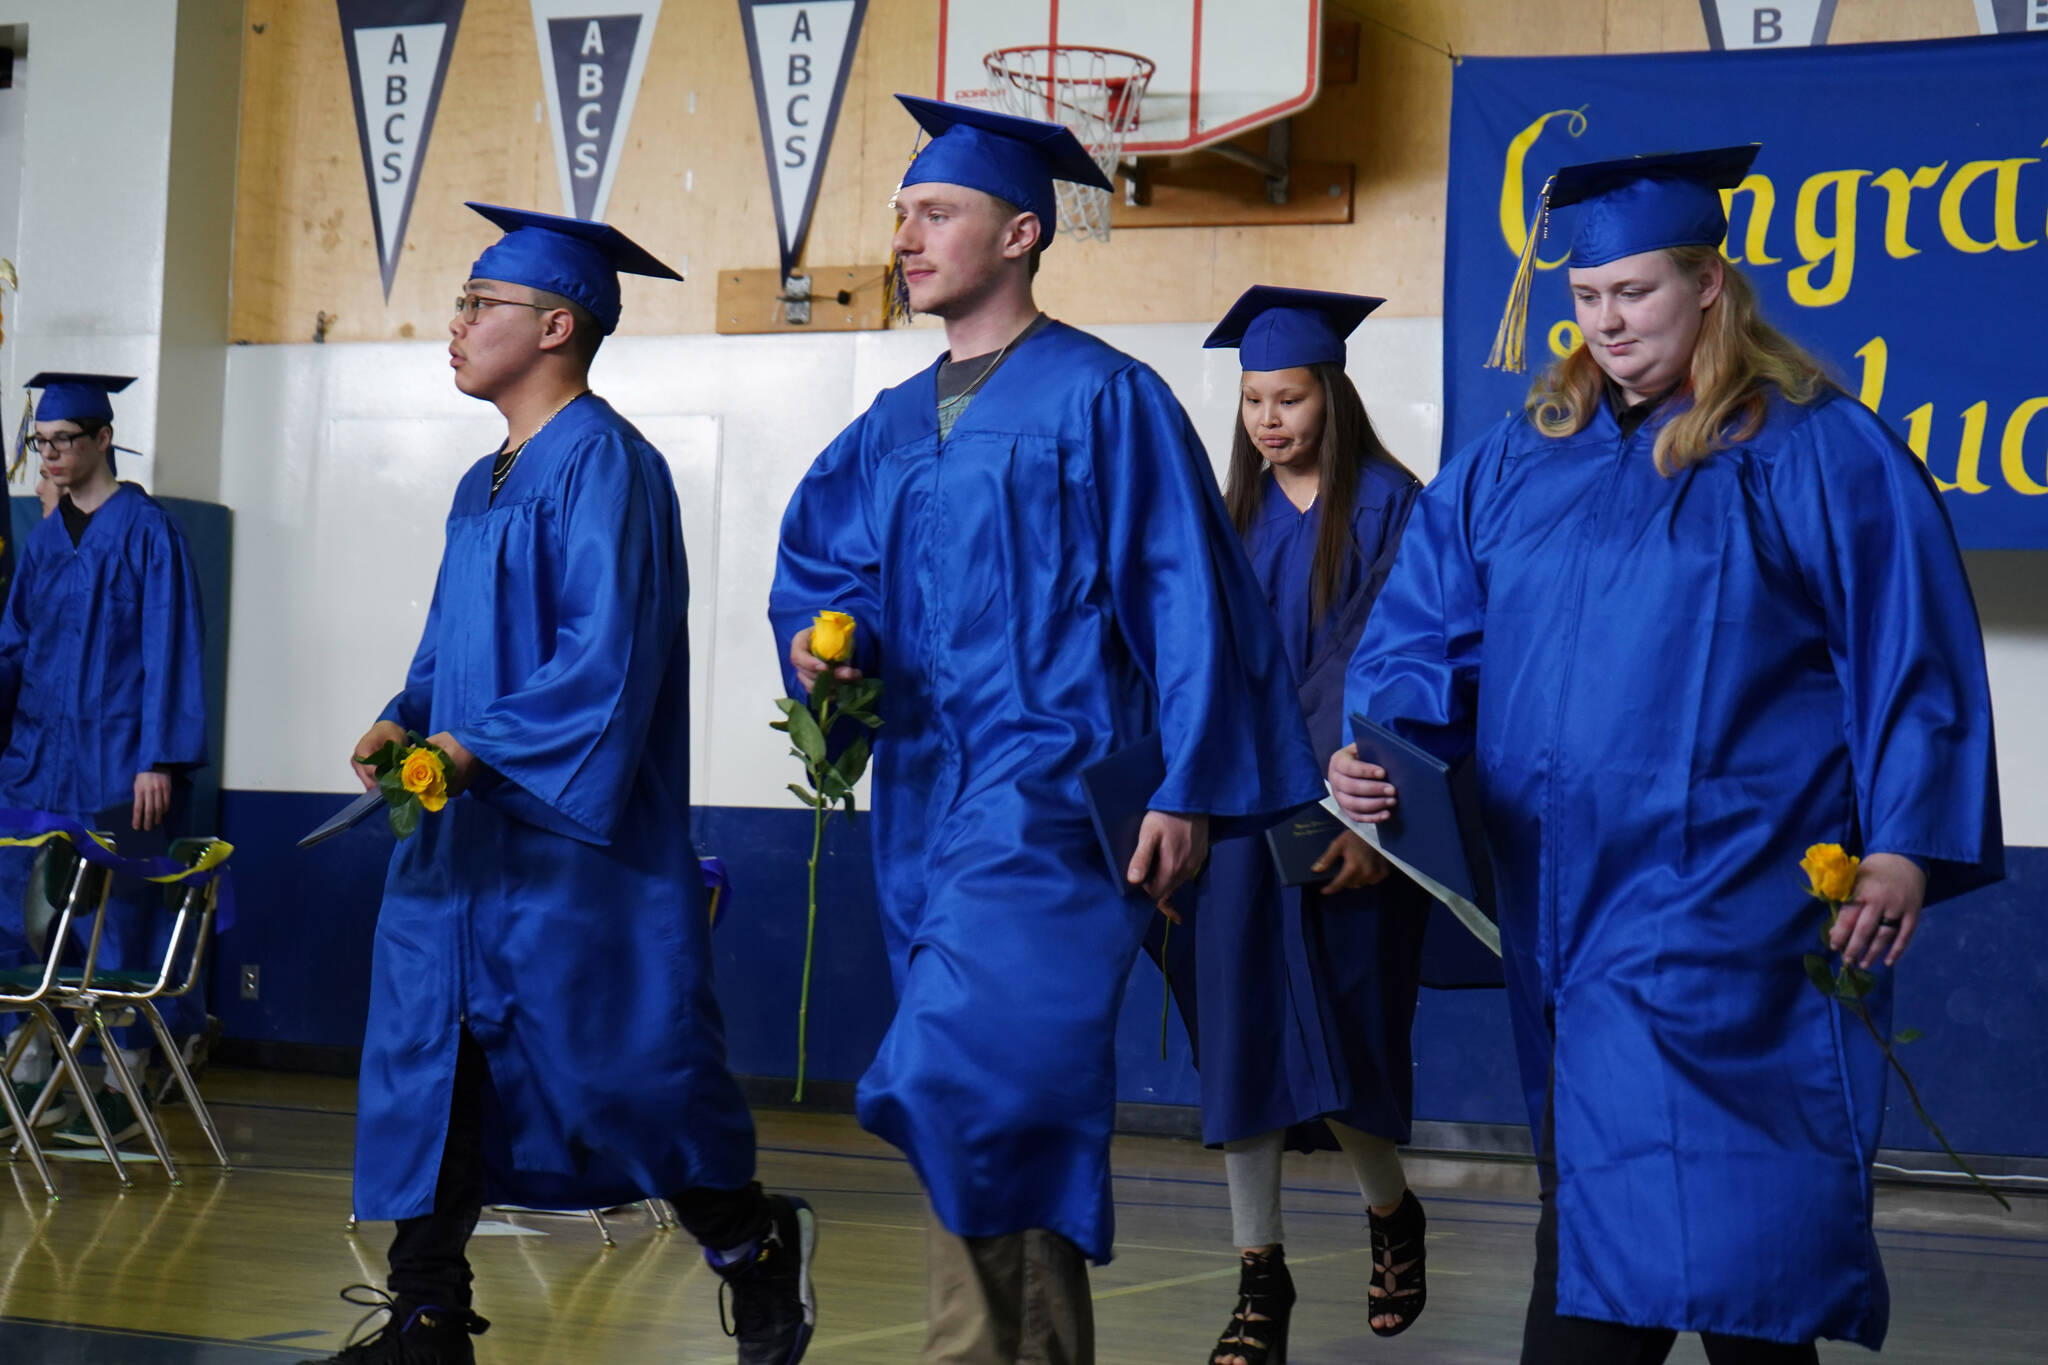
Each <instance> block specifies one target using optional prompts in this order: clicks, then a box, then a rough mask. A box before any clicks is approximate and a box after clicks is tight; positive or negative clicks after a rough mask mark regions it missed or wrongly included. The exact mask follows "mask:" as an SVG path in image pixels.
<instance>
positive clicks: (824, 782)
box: [818, 768, 846, 806]
mask: <svg viewBox="0 0 2048 1365" xmlns="http://www.w3.org/2000/svg"><path fill="white" fill-rule="evenodd" d="M818 795H819V796H820V797H822V798H823V799H824V802H825V804H826V805H828V806H829V805H831V804H833V803H834V802H836V801H838V800H839V798H840V797H842V796H844V795H846V782H845V781H844V779H842V778H841V777H840V776H839V774H838V773H836V772H833V771H832V770H831V769H830V768H827V769H825V771H824V772H823V773H822V774H820V776H819V780H818Z"/></svg>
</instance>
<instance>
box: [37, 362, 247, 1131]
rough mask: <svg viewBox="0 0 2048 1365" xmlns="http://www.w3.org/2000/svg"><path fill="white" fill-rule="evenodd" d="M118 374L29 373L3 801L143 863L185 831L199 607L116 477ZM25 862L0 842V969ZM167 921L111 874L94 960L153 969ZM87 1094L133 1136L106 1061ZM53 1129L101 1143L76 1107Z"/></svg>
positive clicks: (170, 546) (141, 1043) (42, 1061)
mask: <svg viewBox="0 0 2048 1365" xmlns="http://www.w3.org/2000/svg"><path fill="white" fill-rule="evenodd" d="M131 382H133V381H132V379H131V378H130V377H128V376H125V375H104V374H68V373H64V374H60V373H46V374H39V375H37V376H35V378H33V379H31V380H29V383H28V386H29V387H30V388H31V389H35V390H37V391H38V394H39V396H38V398H37V400H36V407H35V433H34V435H32V436H30V437H29V438H28V439H27V445H28V446H29V448H30V451H31V453H32V454H33V455H34V456H35V457H36V458H38V459H40V460H41V461H42V465H43V470H44V472H45V473H46V474H47V476H48V478H49V479H50V481H51V483H52V484H53V485H54V486H55V487H56V489H57V491H58V500H57V514H56V515H54V516H48V517H45V518H44V519H43V520H41V521H39V522H37V523H36V527H35V530H34V532H33V533H32V534H31V535H30V536H29V539H28V544H27V546H26V547H24V549H23V552H22V556H21V561H20V566H19V571H18V573H17V576H16V581H15V583H14V585H13V588H12V590H11V591H10V593H9V595H8V599H7V605H6V610H5V612H4V613H0V732H4V733H6V735H7V747H6V751H5V753H4V754H0V806H5V807H7V808H9V809H13V810H28V811H45V812H49V813H51V814H56V815H64V816H69V817H70V818H72V819H75V820H77V821H79V822H80V823H82V824H85V825H87V826H89V827H91V828H94V829H99V830H104V831H107V832H108V833H111V834H112V835H113V836H114V838H115V841H116V844H117V846H118V848H119V850H120V852H121V853H123V854H125V855H129V856H136V857H149V856H153V855H156V854H161V853H163V852H164V851H165V850H166V849H167V848H168V847H169V845H170V839H171V837H172V835H174V834H176V833H180V832H182V827H183V823H184V819H185V809H186V799H187V796H188V787H189V782H190V774H191V772H192V770H193V769H194V768H197V767H199V766H200V765H202V764H204V763H205V762H206V761H207V754H206V689H205V614H204V611H203V609H202V607H201V603H200V598H199V579H198V575H197V574H196V573H195V571H194V569H193V566H192V553H191V548H190V546H188V545H187V543H186V540H185V533H184V531H183V530H181V529H180V528H179V526H178V523H177V520H176V519H175V518H174V517H172V516H171V514H170V513H169V512H167V511H165V510H164V508H163V506H162V505H161V504H159V503H158V502H157V501H156V500H155V499H154V498H152V497H150V496H149V494H148V493H146V492H144V491H143V490H142V488H141V487H140V486H139V485H137V484H134V483H127V482H123V481H121V480H119V479H118V478H116V467H115V462H114V452H115V450H116V446H115V445H114V426H113V422H114V408H113V402H112V399H111V397H110V395H112V394H116V393H119V392H121V391H122V390H123V389H125V388H127V387H128V385H129V384H130V383H131ZM35 865H36V863H35V859H34V856H33V853H32V851H31V850H27V849H9V850H4V851H0V965H4V966H20V965H24V964H26V963H27V962H29V961H31V960H34V955H33V953H32V952H31V949H30V947H29V944H28V942H27V940H26V938H25V935H24V926H23V923H22V920H23V911H22V906H23V895H24V893H25V892H26V891H27V889H28V883H29V878H30V875H31V869H32V868H33V867H34V866H35ZM172 919H173V916H172V915H171V914H170V913H169V912H168V911H167V910H166V908H165V905H164V899H163V891H162V888H160V887H157V886H153V885H150V884H148V883H143V882H127V881H121V882H117V883H116V884H115V886H114V887H113V889H112V890H111V891H110V893H109V895H108V900H107V910H106V915H105V925H104V928H103V929H102V931H101V936H100V955H99V963H100V964H101V965H102V966H105V967H108V968H110V969H117V970H118V969H154V968H155V967H157V966H158V965H159V964H160V963H161V962H162V961H163V952H164V948H165V946H166V944H167V942H168V935H169V933H170V928H171V923H172ZM161 1009H162V1011H163V1015H164V1022H165V1023H166V1025H167V1026H168V1027H169V1028H170V1030H171V1032H172V1034H173V1035H174V1036H181V1037H189V1036H191V1035H193V1034H195V1033H197V1032H198V1031H199V1029H200V1028H201V1027H203V1025H204V1022H205V1007H204V1005H203V1004H202V1003H201V1001H200V1000H199V999H198V998H196V997H194V996H185V997H181V998H178V999H174V1000H165V1001H163V1002H162V1003H161ZM121 1034H122V1046H121V1055H122V1060H123V1062H124V1063H125V1064H126V1066H127V1069H128V1071H129V1072H130V1074H131V1075H132V1076H133V1077H134V1078H135V1079H136V1080H138V1081H139V1080H140V1079H141V1077H142V1071H143V1062H144V1060H145V1058H146V1057H147V1055H148V1049H149V1047H150V1043H151V1033H150V1030H149V1028H148V1027H147V1026H142V1025H138V1026H135V1027H132V1028H130V1029H125V1030H122V1031H121ZM44 1046H45V1045H44V1044H43V1043H42V1042H41V1041H40V1040H37V1041H36V1042H35V1043H33V1044H31V1048H32V1049H33V1051H32V1052H31V1053H30V1054H29V1055H27V1056H26V1057H25V1058H24V1064H23V1065H22V1066H20V1067H17V1069H16V1071H15V1074H14V1077H13V1081H14V1083H15V1085H16V1086H17V1087H26V1088H28V1089H29V1091H30V1093H33V1092H34V1091H35V1090H39V1089H40V1088H41V1087H40V1084H39V1082H40V1079H41V1078H42V1077H43V1076H44V1075H46V1074H47V1068H48V1066H49V1057H48V1054H47V1053H45V1052H43V1051H42V1048H43V1047H44ZM94 1099H95V1102H96V1103H97V1104H98V1106H99V1109H100V1112H101V1115H102V1117H103V1118H104V1119H105V1121H106V1125H107V1129H108V1131H109V1132H110V1133H112V1134H113V1135H114V1137H115V1140H116V1141H122V1140H125V1139H127V1138H131V1137H135V1136H137V1135H139V1134H140V1133H141V1131H142V1124H141V1121H140V1120H139V1119H138V1118H137V1117H136V1113H135V1106H134V1105H133V1104H132V1103H131V1101H130V1097H129V1096H128V1095H127V1094H126V1093H125V1087H124V1084H123V1081H122V1079H121V1076H120V1073H119V1069H118V1068H116V1067H114V1066H112V1065H109V1067H108V1072H107V1078H106V1084H105V1085H104V1086H103V1087H102V1088H101V1089H100V1090H99V1091H98V1092H96V1094H95V1096H94ZM53 1108H54V1106H53ZM48 1116H49V1115H48V1111H46V1114H45V1117H46V1118H48ZM57 1136H58V1137H59V1138H62V1139H64V1140H66V1141H69V1142H75V1143H79V1144H81V1145H97V1144H98V1142H99V1138H98V1136H97V1135H96V1133H95V1131H94V1129H93V1127H92V1125H91V1122H90V1120H89V1119H88V1118H87V1117H86V1116H85V1114H84V1113H82V1112H81V1113H76V1114H72V1115H71V1116H70V1118H69V1122H67V1123H65V1124H64V1125H63V1126H61V1127H59V1128H58V1130H57Z"/></svg>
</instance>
